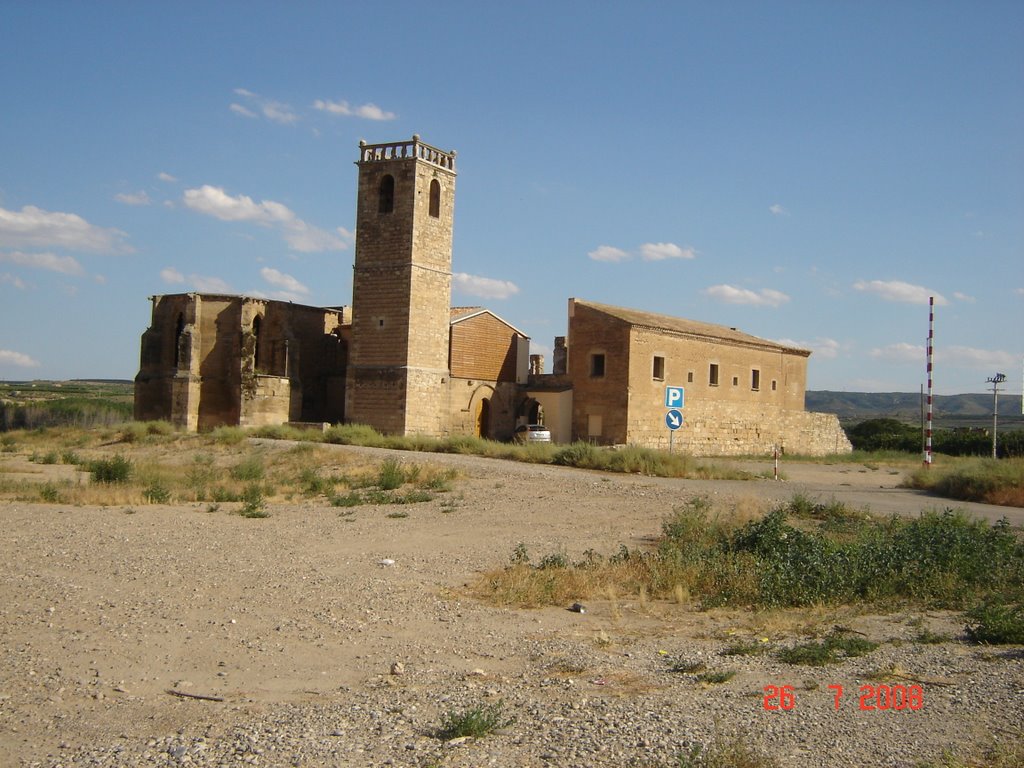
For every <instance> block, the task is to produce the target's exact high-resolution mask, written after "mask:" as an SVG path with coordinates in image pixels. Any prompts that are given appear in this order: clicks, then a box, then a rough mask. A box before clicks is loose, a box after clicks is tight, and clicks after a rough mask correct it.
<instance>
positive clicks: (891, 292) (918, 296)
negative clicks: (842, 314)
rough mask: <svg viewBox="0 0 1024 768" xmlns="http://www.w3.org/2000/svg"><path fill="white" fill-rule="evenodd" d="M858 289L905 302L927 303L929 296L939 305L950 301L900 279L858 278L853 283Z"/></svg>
mask: <svg viewBox="0 0 1024 768" xmlns="http://www.w3.org/2000/svg"><path fill="white" fill-rule="evenodd" d="M853 287H854V288H855V289H857V290H858V291H865V292H867V293H874V294H875V295H877V296H879V297H881V298H883V299H885V300H886V301H898V302H902V303H904V304H927V303H928V298H929V297H931V296H934V297H935V304H936V305H937V306H940V307H941V306H945V305H946V304H948V303H949V302H948V301H946V299H945V297H944V296H942V295H940V294H938V293H936V292H935V291H933V290H931V289H930V288H925V287H924V286H921V285H911V284H910V283H904V282H902V281H900V280H889V281H885V280H869V281H865V280H858V281H857V282H856V283H854V284H853Z"/></svg>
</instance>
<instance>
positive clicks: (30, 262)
mask: <svg viewBox="0 0 1024 768" xmlns="http://www.w3.org/2000/svg"><path fill="white" fill-rule="evenodd" d="M0 262H7V263H8V264H17V265H18V266H19V267H31V268H32V269H45V270H47V271H48V272H59V273H61V274H62V275H81V274H84V273H85V270H84V269H82V265H81V264H79V263H78V261H76V260H75V259H74V258H72V257H71V256H58V255H57V254H55V253H49V252H47V253H23V252H22V251H10V252H8V253H2V252H0Z"/></svg>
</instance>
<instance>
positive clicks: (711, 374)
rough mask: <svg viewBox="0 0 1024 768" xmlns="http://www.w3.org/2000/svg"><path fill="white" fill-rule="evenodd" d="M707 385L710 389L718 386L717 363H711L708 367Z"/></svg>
mask: <svg viewBox="0 0 1024 768" xmlns="http://www.w3.org/2000/svg"><path fill="white" fill-rule="evenodd" d="M708 384H710V385H711V386H712V387H717V386H718V363H711V365H710V366H709V367H708Z"/></svg>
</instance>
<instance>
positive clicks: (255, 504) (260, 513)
mask: <svg viewBox="0 0 1024 768" xmlns="http://www.w3.org/2000/svg"><path fill="white" fill-rule="evenodd" d="M238 514H240V515H241V516H242V517H252V518H258V517H270V513H269V512H267V508H266V498H265V497H264V495H263V487H262V486H261V485H260V484H259V483H250V484H249V485H247V486H246V487H245V490H244V491H243V492H242V508H241V509H240V510H238Z"/></svg>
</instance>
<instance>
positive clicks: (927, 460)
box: [924, 296, 935, 469]
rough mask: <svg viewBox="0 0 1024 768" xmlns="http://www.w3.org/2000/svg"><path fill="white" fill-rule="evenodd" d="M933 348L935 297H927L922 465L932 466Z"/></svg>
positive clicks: (929, 467)
mask: <svg viewBox="0 0 1024 768" xmlns="http://www.w3.org/2000/svg"><path fill="white" fill-rule="evenodd" d="M934 348H935V297H934V296H929V297H928V353H927V354H928V425H927V427H926V428H925V438H924V465H925V467H926V468H928V469H931V466H932V353H933V351H934Z"/></svg>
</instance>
